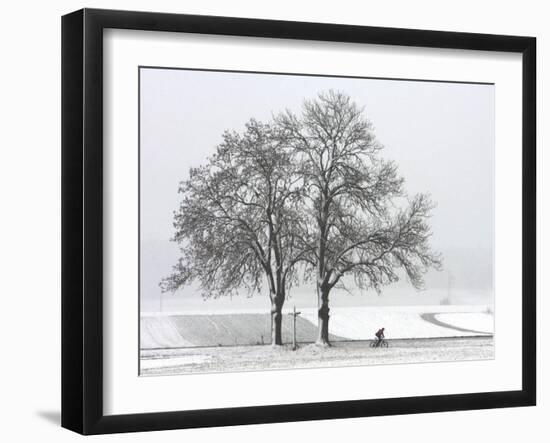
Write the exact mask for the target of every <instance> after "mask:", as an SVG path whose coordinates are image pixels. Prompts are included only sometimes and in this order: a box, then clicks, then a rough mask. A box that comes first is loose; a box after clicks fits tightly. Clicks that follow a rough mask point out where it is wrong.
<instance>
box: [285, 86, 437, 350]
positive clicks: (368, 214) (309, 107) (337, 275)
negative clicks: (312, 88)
mask: <svg viewBox="0 0 550 443" xmlns="http://www.w3.org/2000/svg"><path fill="white" fill-rule="evenodd" d="M276 121H277V124H278V126H279V128H280V130H281V131H282V133H283V134H284V137H285V140H287V142H289V143H290V144H292V146H293V147H294V149H295V150H296V152H297V153H298V154H299V157H300V160H301V174H302V176H303V177H304V181H305V189H306V195H308V196H309V199H310V202H309V205H308V208H309V209H308V212H309V216H310V219H311V220H312V224H313V225H314V226H315V227H316V230H315V232H314V234H313V236H311V237H307V242H308V243H309V244H310V249H309V251H310V255H309V256H308V261H309V263H314V264H315V273H316V286H317V297H318V337H317V343H319V344H323V345H329V344H330V343H329V327H328V324H329V295H330V292H331V290H332V289H333V288H335V287H343V288H345V287H346V282H350V281H353V282H354V283H355V285H356V286H358V287H359V288H362V289H369V288H373V289H375V290H376V291H379V290H380V288H381V287H382V286H384V285H388V284H390V283H393V282H396V281H397V280H398V279H399V276H400V273H401V274H402V271H404V274H405V275H406V276H407V278H408V280H409V281H410V283H411V284H412V285H413V286H414V287H416V288H421V287H422V285H423V274H424V273H425V272H426V271H427V270H428V268H430V267H435V268H439V267H440V265H441V259H440V257H439V255H438V254H436V253H434V252H432V251H431V249H430V246H429V237H430V228H429V225H428V219H429V217H430V211H431V210H432V208H433V204H432V203H431V201H430V199H429V197H428V196H427V195H425V194H418V195H416V196H414V197H412V198H411V199H408V198H407V197H406V194H405V192H404V189H403V183H404V180H403V178H402V177H400V176H399V175H398V173H397V167H396V165H395V164H394V163H393V162H391V161H386V160H383V159H382V158H381V157H380V151H381V149H382V146H381V145H380V144H379V143H378V142H377V141H376V138H375V136H374V130H373V126H372V124H371V123H370V122H369V121H368V120H367V119H366V118H365V116H364V113H363V110H362V109H361V108H359V107H358V106H357V105H356V104H355V103H354V102H352V100H351V99H350V97H348V96H347V95H345V94H343V93H339V92H334V91H329V92H327V93H321V94H319V95H318V97H317V98H316V99H314V100H311V101H305V102H304V105H303V109H302V113H301V115H299V116H297V115H295V114H293V113H292V112H290V111H286V113H283V114H281V115H279V116H278V117H277V118H276ZM400 202H401V203H404V204H405V206H406V207H404V208H403V209H398V205H399V203H400ZM400 270H402V271H400Z"/></svg>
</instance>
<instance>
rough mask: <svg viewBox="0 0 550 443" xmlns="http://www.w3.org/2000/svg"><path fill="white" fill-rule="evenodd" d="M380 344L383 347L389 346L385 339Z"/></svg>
mask: <svg viewBox="0 0 550 443" xmlns="http://www.w3.org/2000/svg"><path fill="white" fill-rule="evenodd" d="M380 346H381V347H383V348H387V347H388V342H387V341H386V340H384V341H383V342H382V343H380Z"/></svg>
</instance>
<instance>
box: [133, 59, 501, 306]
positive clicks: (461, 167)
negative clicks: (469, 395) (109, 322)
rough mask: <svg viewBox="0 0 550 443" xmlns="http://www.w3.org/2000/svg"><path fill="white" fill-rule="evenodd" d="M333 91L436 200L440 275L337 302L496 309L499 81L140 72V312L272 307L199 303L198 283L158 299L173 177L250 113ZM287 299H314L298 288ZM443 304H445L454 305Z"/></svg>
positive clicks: (264, 113) (172, 249)
mask: <svg viewBox="0 0 550 443" xmlns="http://www.w3.org/2000/svg"><path fill="white" fill-rule="evenodd" d="M328 89H335V90H340V91H342V92H345V93H346V94H348V95H350V96H351V97H352V98H353V100H354V101H355V102H356V103H357V104H358V105H360V106H362V107H364V110H365V115H366V116H367V118H368V119H369V120H370V121H371V122H372V123H373V124H374V127H375V134H376V136H377V138H378V140H379V141H380V142H381V143H382V144H383V145H384V149H383V151H382V153H381V155H382V156H383V157H384V158H387V159H392V160H395V161H396V162H397V164H398V166H399V172H400V174H401V175H402V176H403V177H404V178H405V190H406V191H407V192H408V193H409V194H410V195H412V194H414V193H417V192H428V193H430V194H431V197H432V199H433V200H434V201H435V202H436V203H437V207H436V208H435V210H434V211H433V217H432V218H431V220H430V224H431V227H432V232H433V235H432V238H431V245H432V247H433V249H434V250H436V251H439V252H441V254H442V256H443V260H444V269H443V270H442V271H430V272H429V273H428V274H427V275H426V290H425V291H423V292H418V291H416V290H414V289H413V288H412V287H411V286H410V285H409V284H408V283H407V282H406V280H405V279H403V280H402V281H400V282H399V283H397V284H395V285H392V286H389V287H387V288H385V289H384V290H383V292H382V293H381V294H376V293H375V292H372V291H370V292H366V291H363V292H360V291H357V290H353V289H352V290H351V293H347V292H343V291H340V292H335V293H334V294H332V295H331V304H332V305H333V306H339V305H341V306H344V305H345V306H353V305H368V304H374V305H398V304H437V303H440V302H442V301H443V300H444V299H446V298H449V299H450V300H451V302H452V303H468V304H480V303H483V304H492V301H493V250H494V217H493V210H494V174H493V163H494V86H493V85H481V84H462V83H460V84H459V83H439V82H421V81H402V80H380V79H347V78H329V77H309V76H292V75H267V74H246V73H228V72H206V71H189V70H175V69H152V68H142V69H141V70H140V158H141V170H140V180H141V182H140V186H141V194H140V199H141V200H140V205H141V215H140V246H141V256H140V257H141V286H140V293H141V306H142V309H144V310H163V311H164V310H168V311H169V310H178V311H185V310H186V309H192V310H197V309H202V308H204V309H208V310H212V309H227V308H228V307H229V308H243V309H244V308H247V307H258V306H266V307H267V306H268V305H269V302H268V298H267V296H266V294H264V293H262V294H258V295H255V296H254V297H252V298H247V297H245V296H242V297H234V298H233V299H229V298H224V299H220V300H209V301H206V302H205V301H203V300H202V297H201V294H200V291H199V290H198V288H197V287H196V286H192V287H187V288H183V289H181V290H179V291H178V292H176V293H175V294H170V293H168V294H164V295H162V294H161V292H160V288H159V282H160V280H161V279H162V278H163V277H166V276H168V275H169V274H170V272H171V267H172V265H173V264H175V263H176V260H177V257H178V246H177V245H176V244H175V243H173V242H171V241H170V238H171V237H172V235H173V225H172V221H173V212H174V210H176V209H177V207H178V203H179V200H178V198H179V197H178V193H177V189H178V183H179V182H180V181H181V180H184V179H186V178H187V177H188V172H189V168H190V167H192V166H198V165H200V164H202V163H203V162H204V161H205V159H206V158H207V157H208V156H209V155H211V154H212V153H213V152H214V151H215V149H216V145H217V144H218V143H220V142H221V135H222V133H223V131H224V130H226V129H235V130H238V131H241V130H242V129H243V128H244V124H245V123H246V122H247V121H248V120H249V119H250V118H252V117H254V118H255V119H257V120H261V121H267V120H269V119H270V118H271V116H272V115H273V114H274V113H278V112H280V111H283V110H284V109H285V108H288V109H290V110H292V111H295V112H299V111H300V106H301V104H302V102H303V100H304V99H309V98H314V97H315V96H316V95H317V94H318V93H319V92H321V91H326V90H328ZM290 295H291V297H292V299H291V300H292V301H291V303H294V304H297V305H299V306H304V307H306V306H315V304H316V299H315V290H314V288H313V287H310V286H305V285H302V286H300V287H298V288H295V289H294V290H292V291H291V294H290ZM447 301H448V300H447Z"/></svg>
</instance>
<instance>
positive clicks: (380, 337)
mask: <svg viewBox="0 0 550 443" xmlns="http://www.w3.org/2000/svg"><path fill="white" fill-rule="evenodd" d="M384 329H385V328H380V329H379V330H378V331H376V334H374V335H375V336H376V338H377V339H378V342H377V343H376V346H380V344H381V343H382V340H383V339H384Z"/></svg>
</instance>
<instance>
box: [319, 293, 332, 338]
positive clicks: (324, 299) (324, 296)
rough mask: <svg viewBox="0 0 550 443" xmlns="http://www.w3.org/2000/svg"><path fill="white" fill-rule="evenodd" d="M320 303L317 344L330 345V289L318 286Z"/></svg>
mask: <svg viewBox="0 0 550 443" xmlns="http://www.w3.org/2000/svg"><path fill="white" fill-rule="evenodd" d="M318 293H319V295H318V303H317V307H318V310H317V327H318V334H317V342H316V343H317V344H318V345H323V346H330V340H329V337H328V319H329V317H330V316H329V311H330V309H329V307H328V293H329V289H328V288H326V287H323V286H321V287H320V288H318Z"/></svg>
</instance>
